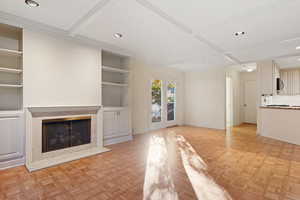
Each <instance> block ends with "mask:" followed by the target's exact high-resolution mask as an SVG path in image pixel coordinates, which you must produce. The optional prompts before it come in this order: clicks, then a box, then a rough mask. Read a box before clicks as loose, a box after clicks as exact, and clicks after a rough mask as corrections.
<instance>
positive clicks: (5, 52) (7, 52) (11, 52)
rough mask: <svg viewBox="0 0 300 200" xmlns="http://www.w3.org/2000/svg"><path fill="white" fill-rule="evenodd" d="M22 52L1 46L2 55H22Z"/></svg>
mask: <svg viewBox="0 0 300 200" xmlns="http://www.w3.org/2000/svg"><path fill="white" fill-rule="evenodd" d="M22 54H23V52H22V51H17V50H11V49H3V48H0V55H2V56H22Z"/></svg>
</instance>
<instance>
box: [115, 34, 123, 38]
mask: <svg viewBox="0 0 300 200" xmlns="http://www.w3.org/2000/svg"><path fill="white" fill-rule="evenodd" d="M114 37H115V38H121V37H123V35H122V34H121V33H115V34H114Z"/></svg>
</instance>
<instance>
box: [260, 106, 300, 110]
mask: <svg viewBox="0 0 300 200" xmlns="http://www.w3.org/2000/svg"><path fill="white" fill-rule="evenodd" d="M260 108H263V109H285V110H300V106H260Z"/></svg>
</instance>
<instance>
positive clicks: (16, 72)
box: [0, 67, 23, 74]
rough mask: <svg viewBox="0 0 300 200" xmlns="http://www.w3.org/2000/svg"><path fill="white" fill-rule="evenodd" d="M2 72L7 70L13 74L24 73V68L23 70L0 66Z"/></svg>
mask: <svg viewBox="0 0 300 200" xmlns="http://www.w3.org/2000/svg"><path fill="white" fill-rule="evenodd" d="M0 72H6V73H12V74H19V73H22V72H23V70H21V69H13V68H6V67H0Z"/></svg>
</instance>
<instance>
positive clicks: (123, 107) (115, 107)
mask: <svg viewBox="0 0 300 200" xmlns="http://www.w3.org/2000/svg"><path fill="white" fill-rule="evenodd" d="M125 109H128V106H122V107H120V106H107V107H103V110H104V111H119V110H125Z"/></svg>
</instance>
